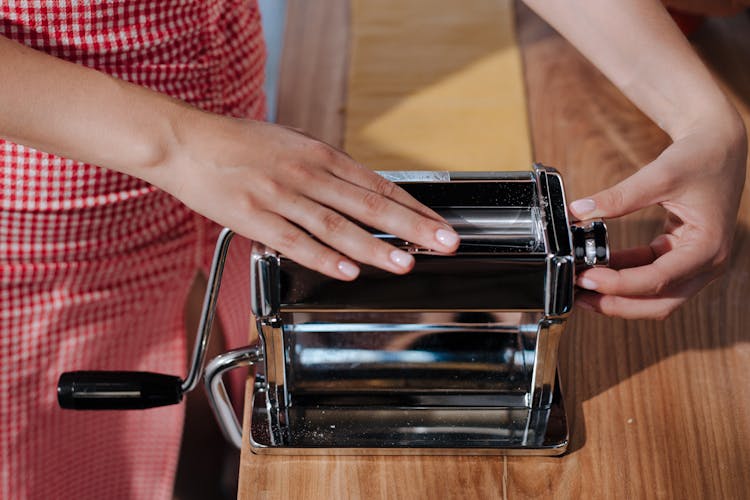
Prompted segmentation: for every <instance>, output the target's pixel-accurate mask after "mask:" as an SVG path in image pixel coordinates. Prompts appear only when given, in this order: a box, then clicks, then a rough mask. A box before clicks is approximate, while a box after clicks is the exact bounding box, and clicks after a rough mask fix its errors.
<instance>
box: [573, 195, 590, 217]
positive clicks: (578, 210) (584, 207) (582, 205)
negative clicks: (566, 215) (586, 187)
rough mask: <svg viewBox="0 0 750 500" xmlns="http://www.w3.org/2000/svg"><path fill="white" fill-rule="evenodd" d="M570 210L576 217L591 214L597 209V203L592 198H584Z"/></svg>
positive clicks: (574, 203)
mask: <svg viewBox="0 0 750 500" xmlns="http://www.w3.org/2000/svg"><path fill="white" fill-rule="evenodd" d="M570 209H571V210H572V211H573V212H574V213H575V214H576V215H584V214H587V213H589V212H593V211H594V210H595V209H596V202H595V201H594V200H592V199H591V198H584V199H583V200H576V201H574V202H573V203H571V204H570Z"/></svg>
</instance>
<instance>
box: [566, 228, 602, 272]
mask: <svg viewBox="0 0 750 500" xmlns="http://www.w3.org/2000/svg"><path fill="white" fill-rule="evenodd" d="M570 232H571V235H572V236H573V255H574V257H575V261H576V267H594V266H607V265H609V239H608V238H607V226H606V224H604V221H600V220H597V221H592V222H588V223H585V224H584V223H577V224H573V225H571V226H570Z"/></svg>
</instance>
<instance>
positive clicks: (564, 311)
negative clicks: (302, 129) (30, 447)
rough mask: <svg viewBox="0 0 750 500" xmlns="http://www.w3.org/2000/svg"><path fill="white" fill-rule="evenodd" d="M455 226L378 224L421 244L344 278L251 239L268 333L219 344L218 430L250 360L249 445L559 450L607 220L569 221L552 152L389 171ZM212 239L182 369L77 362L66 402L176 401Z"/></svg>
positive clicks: (209, 315)
mask: <svg viewBox="0 0 750 500" xmlns="http://www.w3.org/2000/svg"><path fill="white" fill-rule="evenodd" d="M382 175H384V176H386V177H388V178H390V179H391V180H393V181H394V182H397V183H398V184H399V185H400V186H401V187H402V188H404V189H405V190H406V191H407V192H409V193H410V194H411V195H413V196H414V197H415V198H416V199H418V200H419V201H421V202H422V203H424V204H425V205H427V206H429V207H431V208H432V209H433V210H435V211H436V212H438V213H439V214H440V215H442V216H443V217H444V218H445V219H446V220H447V221H448V222H449V223H450V224H451V225H452V226H453V228H454V229H455V230H456V231H457V232H458V233H459V235H460V236H461V243H460V246H459V248H458V250H457V251H456V252H455V253H454V254H451V255H444V254H438V253H435V252H432V251H428V250H426V249H424V248H420V247H418V246H415V245H413V244H411V243H409V242H407V241H402V240H400V239H399V238H396V237H395V236H393V235H389V234H384V233H382V232H378V231H376V230H372V229H371V230H370V231H371V232H372V233H373V234H374V235H375V236H376V237H378V238H381V239H383V240H385V241H388V242H390V243H392V244H393V245H395V246H397V247H400V248H402V249H405V250H407V251H409V252H411V253H412V254H414V257H415V260H416V263H415V266H414V269H413V270H412V271H411V272H410V273H409V274H406V275H393V274H390V273H388V272H386V271H382V270H379V269H376V268H372V267H367V266H364V267H363V268H362V271H361V273H360V276H359V278H358V279H357V280H355V281H353V282H341V281H337V280H335V279H332V278H329V277H326V276H323V275H321V274H319V273H317V272H315V271H311V270H309V269H306V268H304V267H302V266H300V265H299V264H297V263H295V262H293V261H291V260H288V259H286V258H285V257H284V256H283V255H279V254H278V253H277V252H275V251H273V250H272V249H270V248H267V247H265V246H263V245H262V244H259V243H256V244H255V245H254V246H253V250H252V255H250V256H249V258H250V259H251V290H250V294H251V304H252V313H253V315H254V317H255V321H256V325H257V331H258V339H257V342H256V343H254V344H253V345H250V346H247V347H244V348H241V349H236V350H233V351H229V352H227V353H225V354H222V355H220V356H218V357H217V358H215V359H213V360H212V361H211V362H209V363H208V364H207V366H206V368H205V376H204V378H205V384H206V387H207V390H208V392H209V401H210V402H211V404H212V406H213V409H214V412H215V414H216V416H217V418H218V420H219V423H220V426H221V428H222V430H223V432H224V434H225V436H226V437H227V438H228V439H229V440H230V441H232V442H233V443H235V444H236V445H237V446H238V447H239V446H240V445H241V443H242V439H243V437H242V432H241V427H240V424H239V422H238V419H237V417H236V415H235V413H234V410H233V408H232V405H231V404H230V401H229V398H228V396H227V392H226V389H225V387H224V383H223V375H224V374H225V373H226V372H227V371H229V370H231V369H233V368H236V367H239V366H248V365H253V366H254V369H255V379H254V383H253V390H252V396H251V397H252V399H251V401H250V404H249V405H248V407H249V409H250V410H249V411H250V412H251V414H250V419H249V422H250V425H249V429H248V431H249V432H248V433H247V435H246V436H245V439H247V440H249V446H250V448H251V449H252V450H253V451H254V452H256V453H286V454H326V455H327V454H537V455H557V454H561V453H563V452H564V451H565V449H566V447H567V443H568V428H567V422H566V416H565V410H564V405H563V399H562V396H561V392H560V387H559V383H558V378H557V350H558V342H559V340H560V336H561V334H562V332H563V329H564V327H565V322H566V318H567V317H568V315H569V314H570V312H571V309H572V307H573V294H574V282H575V272H576V269H579V270H580V269H581V268H585V267H590V266H597V265H606V264H607V262H608V259H609V249H608V243H607V232H606V228H605V226H604V223H603V222H601V221H593V222H588V223H577V224H574V225H571V223H570V221H569V218H568V213H567V209H566V202H565V194H564V188H563V182H562V178H561V176H560V174H559V173H558V172H557V171H556V170H555V169H553V168H550V167H545V166H542V165H535V166H534V169H533V171H523V172H383V173H382ZM232 234H233V233H232V232H231V231H230V230H228V229H227V230H224V231H223V232H222V234H221V236H220V237H219V241H218V242H217V249H216V253H215V255H214V262H213V264H212V269H211V274H210V276H209V285H208V289H207V292H206V298H205V301H204V308H203V313H202V317H201V323H200V326H199V329H200V330H199V334H198V337H197V340H196V346H195V350H194V353H193V358H192V365H191V368H190V372H189V374H188V376H187V377H186V378H185V379H184V380H183V379H181V378H179V377H176V376H171V375H163V374H154V373H137V372H71V373H65V374H63V375H62V376H61V378H60V383H59V386H58V399H59V402H60V405H61V406H63V407H67V408H77V409H132V408H146V407H152V406H160V405H163V404H173V403H177V402H179V401H180V400H181V398H182V395H183V394H184V393H185V392H187V391H189V390H192V389H193V388H194V387H195V386H196V384H197V382H198V378H199V376H200V374H201V372H202V371H204V370H203V361H204V357H205V347H206V343H207V339H208V331H209V330H210V325H211V322H212V320H213V316H214V309H215V303H216V296H217V294H218V291H219V285H220V282H221V273H222V270H223V262H224V259H225V257H226V252H227V248H228V245H229V242H230V240H231V238H232Z"/></svg>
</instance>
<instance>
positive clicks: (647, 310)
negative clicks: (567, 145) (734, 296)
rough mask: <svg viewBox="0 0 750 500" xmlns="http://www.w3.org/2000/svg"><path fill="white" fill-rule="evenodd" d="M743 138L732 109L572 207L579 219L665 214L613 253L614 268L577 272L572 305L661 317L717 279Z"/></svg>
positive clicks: (736, 196)
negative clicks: (640, 240)
mask: <svg viewBox="0 0 750 500" xmlns="http://www.w3.org/2000/svg"><path fill="white" fill-rule="evenodd" d="M746 161H747V136H746V133H745V129H744V127H743V125H742V121H741V119H740V118H739V117H738V116H737V115H736V112H734V111H733V110H732V111H730V112H728V113H726V114H725V115H723V116H722V117H721V118H718V119H717V120H715V121H711V120H706V121H703V122H702V123H701V125H700V126H697V127H694V128H692V129H690V130H687V131H686V132H685V133H684V135H683V136H682V137H679V138H676V140H675V141H674V143H673V144H672V145H671V146H670V147H669V148H667V149H666V150H665V151H664V152H663V153H662V154H661V155H660V156H659V157H658V158H657V159H656V160H654V161H653V162H651V163H650V164H648V165H646V166H645V167H643V168H642V169H641V170H639V171H638V172H637V173H635V174H634V175H632V176H631V177H629V178H627V179H625V180H624V181H622V182H621V183H619V184H617V185H615V186H613V187H611V188H609V189H606V190H604V191H601V192H600V193H597V194H596V195H594V196H592V197H591V198H587V199H583V200H578V201H575V202H573V203H571V204H570V210H571V212H572V213H573V214H574V215H575V216H576V217H578V218H580V219H590V218H594V217H603V218H607V217H619V216H621V215H625V214H628V213H631V212H635V211H636V210H639V209H641V208H644V207H647V206H649V205H654V204H659V205H661V206H662V207H664V208H665V209H666V210H667V212H668V215H667V220H666V224H665V226H664V232H663V234H661V235H659V236H657V237H656V238H655V239H654V240H653V241H652V242H651V243H650V244H649V245H648V246H644V247H639V248H631V249H627V250H621V251H616V252H613V254H612V256H611V266H612V269H606V268H594V269H589V270H587V271H585V272H583V273H582V274H581V275H580V276H579V277H578V280H577V285H578V286H579V287H581V288H583V289H586V290H590V292H584V293H579V294H578V297H577V303H578V304H579V305H582V306H583V307H585V308H591V309H594V310H596V311H598V312H601V313H604V314H607V315H610V316H619V317H623V318H659V319H663V318H665V317H667V316H668V315H669V314H670V313H671V312H672V311H674V310H675V309H676V308H677V307H679V306H680V304H682V303H683V302H684V301H685V300H687V299H688V298H690V297H691V296H692V295H693V294H695V293H697V292H698V290H700V289H701V288H703V287H704V286H705V285H706V284H708V283H709V282H710V281H711V280H713V279H714V278H716V277H717V276H718V275H719V274H720V272H721V270H722V267H723V264H724V263H725V262H726V260H727V258H728V256H729V254H730V250H731V245H732V237H733V234H734V228H735V223H736V220H737V210H738V208H739V203H740V196H741V194H742V187H743V184H744V181H745V163H746Z"/></svg>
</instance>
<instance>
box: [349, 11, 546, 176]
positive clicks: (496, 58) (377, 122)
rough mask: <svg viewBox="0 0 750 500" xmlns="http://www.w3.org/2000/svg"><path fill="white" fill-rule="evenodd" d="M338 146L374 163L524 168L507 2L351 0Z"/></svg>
mask: <svg viewBox="0 0 750 500" xmlns="http://www.w3.org/2000/svg"><path fill="white" fill-rule="evenodd" d="M351 18H352V21H351V25H352V32H351V44H350V45H351V47H352V54H351V63H350V78H349V86H348V104H347V106H346V119H345V122H346V132H345V139H344V141H345V142H344V145H345V149H346V151H347V152H348V153H349V154H350V155H352V157H354V159H356V160H358V161H359V162H361V163H363V164H364V165H366V166H369V167H371V168H373V169H375V170H417V169H419V170H525V169H529V168H530V167H531V145H530V142H529V130H528V123H527V117H526V102H525V101H526V100H525V97H524V87H523V73H522V69H521V57H520V54H519V50H518V44H517V43H516V38H515V24H514V22H513V2H512V0H495V1H487V0H462V1H461V2H456V1H454V0H408V1H404V0H377V1H373V0H353V1H352V16H351Z"/></svg>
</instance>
